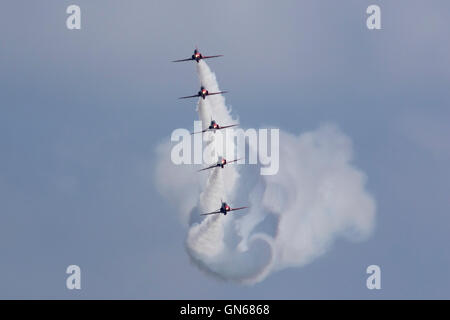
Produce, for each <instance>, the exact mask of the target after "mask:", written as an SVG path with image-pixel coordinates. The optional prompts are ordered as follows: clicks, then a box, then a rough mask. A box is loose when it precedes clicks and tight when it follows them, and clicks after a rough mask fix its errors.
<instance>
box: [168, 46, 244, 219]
mask: <svg viewBox="0 0 450 320" xmlns="http://www.w3.org/2000/svg"><path fill="white" fill-rule="evenodd" d="M218 57H223V55H221V54H219V55H213V56H204V55H202V54H201V53H200V51H199V50H198V48H195V50H194V54H193V55H192V56H191V57H190V58H186V59H180V60H174V61H172V62H184V61H196V62H197V63H199V62H200V60H202V59H211V58H218ZM227 92H228V91H219V92H209V91H208V89H206V88H205V87H204V86H201V87H200V91H198V92H197V94H195V95H191V96H184V97H180V98H178V99H188V98H197V97H198V98H202V99H203V100H205V99H206V97H208V96H212V95H216V94H223V93H227ZM237 125H238V124H237V123H236V124H231V125H226V126H220V125H219V124H218V123H217V122H216V121H215V120H213V119H212V118H211V123H210V125H209V126H208V128H206V129H204V130H202V131H199V132H192V133H191V134H198V133H200V134H203V133H205V132H208V131H212V132H216V130H223V129H226V128H231V127H235V126H237ZM238 160H240V159H235V160H231V161H227V159H225V158H223V157H219V159H218V161H217V163H216V164H214V165H212V166H209V167H206V168H203V169H201V170H198V171H199V172H200V171H205V170H210V169H215V168H221V169H223V168H224V167H225V165H227V164H229V163H233V162H236V161H238ZM220 201H221V206H220V208H219V209H217V210H216V211H212V212H207V213H203V214H201V215H202V216H206V215H213V214H220V213H222V214H223V215H227V213H228V212H232V211H238V210H242V209H246V208H248V207H239V208H231V207H230V206H229V205H228V204H227V203H226V202H224V201H222V200H220Z"/></svg>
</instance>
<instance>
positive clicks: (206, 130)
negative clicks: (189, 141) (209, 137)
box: [191, 128, 209, 134]
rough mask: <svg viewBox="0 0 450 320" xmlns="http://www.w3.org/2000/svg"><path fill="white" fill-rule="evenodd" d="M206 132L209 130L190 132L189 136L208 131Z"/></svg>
mask: <svg viewBox="0 0 450 320" xmlns="http://www.w3.org/2000/svg"><path fill="white" fill-rule="evenodd" d="M208 130H209V128H207V129H205V130H202V131H197V132H191V134H197V133H203V132H206V131H208Z"/></svg>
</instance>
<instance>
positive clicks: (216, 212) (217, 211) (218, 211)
mask: <svg viewBox="0 0 450 320" xmlns="http://www.w3.org/2000/svg"><path fill="white" fill-rule="evenodd" d="M218 213H220V210H216V211H213V212H208V213H202V214H201V216H207V215H210V214H218Z"/></svg>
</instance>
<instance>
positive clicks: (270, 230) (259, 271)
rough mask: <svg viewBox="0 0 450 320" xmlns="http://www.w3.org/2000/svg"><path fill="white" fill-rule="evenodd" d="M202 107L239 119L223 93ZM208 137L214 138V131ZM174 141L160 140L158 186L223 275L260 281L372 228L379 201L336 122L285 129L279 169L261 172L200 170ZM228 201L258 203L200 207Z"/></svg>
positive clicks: (203, 259)
mask: <svg viewBox="0 0 450 320" xmlns="http://www.w3.org/2000/svg"><path fill="white" fill-rule="evenodd" d="M197 72H198V75H199V78H200V82H201V84H202V85H204V86H205V87H206V88H208V90H210V91H214V92H215V91H219V87H218V84H217V81H216V77H215V75H214V73H212V72H211V70H210V69H209V67H208V66H207V64H206V63H205V62H204V61H200V63H198V64H197ZM197 111H198V114H199V118H200V120H202V121H203V124H204V125H206V124H208V123H209V121H210V119H211V117H214V119H215V120H217V121H218V123H225V124H227V123H232V122H233V121H235V120H233V119H232V117H231V114H230V110H229V109H228V108H227V107H226V105H225V100H224V98H223V97H222V96H221V95H215V96H209V97H208V98H207V99H205V100H203V99H199V103H198V109H197ZM204 139H205V140H206V141H207V143H213V142H214V134H213V133H206V134H205V138H204ZM228 143H231V144H233V143H234V141H229V142H228ZM170 148H171V143H170V142H168V143H163V144H161V145H160V146H159V147H158V150H157V154H158V156H157V159H158V165H157V170H156V184H157V187H158V189H159V191H160V192H161V193H162V194H163V195H164V196H166V197H167V198H168V199H170V201H171V202H173V203H174V204H175V205H176V208H177V209H178V211H179V214H180V215H181V218H182V221H183V222H184V223H185V224H186V226H187V228H188V231H187V239H186V249H187V252H188V254H189V255H190V257H191V258H192V260H193V261H194V262H195V263H196V264H197V265H198V266H199V267H200V268H201V269H202V270H204V271H206V272H208V273H210V274H213V275H215V276H217V277H220V278H222V279H227V280H234V281H238V282H241V283H255V282H259V281H262V280H263V279H265V278H266V277H267V276H268V275H269V274H270V273H271V272H274V271H278V270H281V269H284V268H287V267H300V266H303V265H305V264H307V263H310V262H311V261H313V260H314V259H315V258H316V257H318V256H320V255H322V254H324V253H325V252H326V251H327V249H328V248H329V247H330V245H331V244H332V242H333V241H334V240H335V239H336V238H337V237H346V238H348V239H350V240H355V241H357V240H363V239H365V238H366V237H368V236H369V235H370V234H371V231H372V229H373V226H374V217H375V202H374V199H373V198H372V196H371V195H370V194H369V193H368V192H367V191H366V190H365V182H366V176H365V174H364V173H363V172H361V171H360V170H358V169H357V168H355V167H354V166H353V165H352V153H353V152H352V144H351V141H350V139H349V138H348V137H347V136H346V135H344V134H343V133H342V132H341V131H340V130H339V129H338V128H337V127H336V126H333V125H322V126H320V127H319V128H318V129H316V130H314V131H311V132H305V133H302V134H300V135H298V136H296V135H292V134H289V133H286V132H283V131H280V142H279V152H280V154H279V161H280V163H279V171H278V173H277V174H276V175H266V176H262V175H260V174H259V169H258V168H257V166H255V165H253V166H246V165H239V166H236V165H228V166H226V167H225V168H224V169H220V168H216V169H213V170H209V173H208V174H206V175H202V174H198V173H197V172H196V169H198V168H194V166H193V165H174V164H172V162H171V159H170ZM215 160H217V159H206V161H207V162H209V163H211V162H214V161H215ZM221 200H224V201H225V200H226V201H229V202H230V203H232V204H237V205H250V207H251V208H250V209H249V210H248V211H246V212H243V211H239V213H233V214H228V215H227V216H224V215H221V214H217V215H212V216H206V218H204V219H201V217H200V213H202V212H208V211H214V210H217V208H218V207H219V206H220V201H221Z"/></svg>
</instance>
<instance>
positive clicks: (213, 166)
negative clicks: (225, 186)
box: [197, 164, 217, 172]
mask: <svg viewBox="0 0 450 320" xmlns="http://www.w3.org/2000/svg"><path fill="white" fill-rule="evenodd" d="M215 167H217V164H215V165H212V166H209V167H207V168H203V169H201V170H198V171H197V172H200V171H203V170H208V169H212V168H215Z"/></svg>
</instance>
